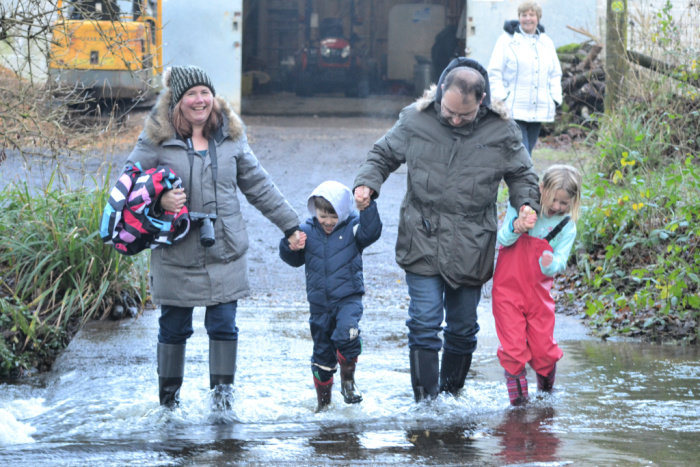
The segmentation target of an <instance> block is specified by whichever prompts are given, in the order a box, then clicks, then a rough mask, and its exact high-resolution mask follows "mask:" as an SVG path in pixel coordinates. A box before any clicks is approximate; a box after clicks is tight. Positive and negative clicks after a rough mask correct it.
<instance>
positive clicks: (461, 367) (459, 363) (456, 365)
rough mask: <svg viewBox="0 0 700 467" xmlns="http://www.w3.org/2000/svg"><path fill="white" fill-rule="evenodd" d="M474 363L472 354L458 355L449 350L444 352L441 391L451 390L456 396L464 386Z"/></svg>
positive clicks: (441, 368)
mask: <svg viewBox="0 0 700 467" xmlns="http://www.w3.org/2000/svg"><path fill="white" fill-rule="evenodd" d="M471 364H472V354H467V355H457V354H454V353H451V352H448V351H443V352H442V366H441V367H440V392H449V393H450V394H452V395H453V396H456V395H457V394H458V393H459V391H460V389H462V388H463V387H464V380H465V379H466V378H467V373H469V367H470V366H471Z"/></svg>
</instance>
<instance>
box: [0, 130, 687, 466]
mask: <svg viewBox="0 0 700 467" xmlns="http://www.w3.org/2000/svg"><path fill="white" fill-rule="evenodd" d="M246 121H247V122H248V123H249V125H250V127H249V137H250V141H251V146H252V147H253V149H254V150H255V152H256V155H257V156H258V158H259V159H260V160H261V163H262V164H263V166H264V167H265V168H266V169H267V170H268V171H269V172H270V174H271V175H272V177H273V179H274V180H275V181H276V183H277V184H278V186H279V187H280V189H281V191H282V192H283V193H284V194H285V196H286V197H287V199H289V200H290V202H291V203H292V205H293V206H294V208H295V209H297V211H298V212H299V213H300V215H302V216H303V217H305V216H306V202H307V196H308V194H309V193H310V192H311V191H312V190H313V188H314V187H315V186H316V185H318V183H320V182H321V181H323V180H327V179H333V180H338V181H340V182H342V183H345V184H346V185H351V184H352V182H353V177H354V173H355V172H356V170H357V167H358V166H359V164H360V163H361V161H362V160H363V159H364V157H365V156H366V151H367V149H368V148H370V147H371V145H372V144H373V142H374V141H376V140H377V139H378V138H379V137H381V135H382V134H383V133H384V132H385V131H386V130H387V129H388V128H389V127H390V126H391V125H392V124H393V121H391V120H386V121H377V120H360V119H322V120H320V119H314V118H308V119H303V118H295V119H281V120H273V119H269V118H258V119H246ZM124 157H125V155H124ZM116 159H117V160H120V159H119V158H116ZM535 161H536V162H537V158H535ZM12 167H13V166H12V165H10V164H9V162H6V163H5V164H3V166H2V169H3V170H5V171H6V172H5V173H7V171H8V170H11V169H12ZM20 169H21V168H18V169H17V170H18V173H21V172H22V171H21V170H20ZM0 173H1V172H0ZM405 177H406V172H405V169H404V168H401V169H399V170H398V171H397V172H396V173H394V174H393V175H392V176H391V177H390V178H389V179H388V180H387V182H386V183H385V184H384V185H383V188H382V195H381V197H380V198H379V199H378V201H377V202H378V206H379V211H380V214H381V217H382V220H383V222H384V230H383V233H382V237H381V238H380V239H379V241H378V242H377V243H376V244H374V245H372V246H371V247H369V248H368V249H367V250H366V251H365V254H364V262H365V263H364V264H365V285H366V287H367V295H366V296H365V313H364V317H363V319H362V322H361V328H362V337H363V339H364V353H363V354H362V355H361V356H360V361H359V364H358V370H357V377H356V379H357V383H358V386H359V387H360V388H361V389H362V391H363V393H364V401H363V402H362V403H361V404H356V405H346V404H344V403H343V400H342V396H341V395H340V392H339V389H338V386H339V385H336V387H335V388H334V392H333V397H334V401H333V403H332V405H331V408H330V410H329V411H328V412H325V413H322V414H315V413H314V409H315V407H316V395H315V390H314V387H313V381H312V377H311V370H310V365H309V358H310V356H311V349H312V342H311V338H310V333H309V329H308V309H307V304H306V301H305V293H304V285H303V281H304V271H303V268H302V269H293V268H291V267H288V266H286V265H284V264H283V263H282V262H281V261H280V260H279V257H278V253H277V242H278V241H279V238H280V236H281V234H280V232H279V231H278V230H277V228H276V227H274V225H273V224H271V223H270V222H269V221H267V220H265V219H264V218H263V217H262V216H261V215H260V214H259V213H258V212H257V211H255V209H254V208H251V207H250V206H249V205H248V204H247V203H243V204H242V209H243V211H244V212H243V216H244V218H245V219H246V221H247V225H248V230H249V235H250V250H249V253H248V257H249V269H250V276H251V286H252V288H253V295H252V296H251V297H250V298H249V299H246V300H243V301H241V302H240V304H239V313H238V326H239V328H240V330H241V331H240V343H239V346H238V352H239V355H238V371H237V373H236V393H235V401H234V404H233V407H232V410H230V411H229V412H226V413H221V412H213V411H212V410H211V408H210V395H209V391H208V388H209V376H208V372H209V369H208V343H207V336H206V333H205V331H204V329H203V324H202V323H203V315H204V312H203V310H201V309H196V311H195V315H196V316H195V320H194V322H195V329H196V331H195V335H194V336H193V337H192V338H191V339H190V340H189V342H188V347H187V363H186V367H185V382H184V385H183V388H182V392H181V405H180V408H178V409H176V410H174V411H169V410H163V409H161V408H160V407H159V405H158V394H157V392H158V383H157V374H156V342H157V335H158V319H157V318H158V311H157V310H147V311H146V312H145V313H144V315H143V316H141V317H139V318H138V319H129V320H124V321H120V322H91V323H89V324H88V325H87V327H86V328H84V329H83V330H82V331H81V332H80V333H79V334H78V335H77V336H76V338H75V339H74V340H73V341H72V342H71V344H70V346H69V347H68V349H67V350H66V351H65V352H64V353H63V355H62V356H61V358H60V359H59V360H58V361H57V362H56V364H55V365H54V368H53V370H52V372H51V373H50V374H48V375H45V376H42V377H35V378H33V379H32V380H31V381H30V382H28V383H22V384H14V385H13V384H0V465H3V466H4V465H8V466H9V465H11V466H32V467H39V466H43V465H45V466H104V467H106V466H123V465H141V466H161V465H163V466H166V465H167V466H170V465H175V466H185V465H197V466H199V465H203V466H224V465H262V464H266V465H314V466H316V465H319V466H320V465H372V466H374V465H406V464H410V465H474V466H505V465H528V466H547V467H551V466H563V465H575V466H581V465H583V466H589V465H590V466H612V465H619V466H648V465H652V466H657V465H658V466H685V465H693V466H694V465H700V461H699V457H700V448H699V444H700V443H699V442H698V440H699V439H700V436H699V434H700V349H699V348H698V347H679V346H659V345H647V344H641V343H638V342H629V341H607V342H603V341H600V340H597V339H594V338H591V337H590V336H588V335H587V333H586V328H585V327H584V326H582V324H581V322H580V321H579V320H578V319H576V318H573V317H567V316H560V315H558V316H557V327H556V330H555V337H556V338H557V340H558V341H559V343H560V346H561V347H562V349H563V350H564V358H563V359H562V360H561V361H560V363H559V365H558V371H557V381H556V388H557V390H556V392H555V393H554V394H552V395H548V396H545V397H534V398H533V399H532V402H531V403H530V404H529V405H527V406H526V407H524V408H517V409H514V408H511V407H510V405H509V403H508V396H507V391H506V388H505V382H504V378H503V372H502V369H501V367H500V365H499V364H498V360H497V358H496V349H497V347H498V340H497V338H496V334H495V330H494V325H493V317H492V315H491V303H490V300H489V299H488V298H485V299H483V300H482V303H481V305H480V308H479V323H480V325H481V331H480V333H479V336H478V337H479V344H478V348H477V351H476V353H475V355H474V362H473V365H472V370H471V371H470V373H469V377H468V379H467V383H466V386H465V388H464V390H463V392H462V394H461V395H460V396H459V397H458V398H454V397H451V396H441V397H440V398H438V399H437V400H436V401H433V402H432V403H430V404H425V403H423V404H415V403H414V402H413V391H412V389H411V382H410V374H409V362H408V348H407V346H406V341H407V339H406V326H405V324H404V323H405V320H406V317H407V316H406V314H407V312H406V307H407V304H408V301H407V298H406V285H405V283H404V282H403V280H404V277H403V273H402V272H401V270H400V269H399V268H398V266H396V263H395V262H394V242H395V240H396V230H397V227H398V212H399V204H400V202H401V199H402V198H403V193H404V191H405ZM2 179H3V180H5V179H6V178H4V177H2ZM529 381H530V388H531V393H536V390H535V389H534V388H535V387H536V384H535V377H534V374H533V373H532V372H530V374H529Z"/></svg>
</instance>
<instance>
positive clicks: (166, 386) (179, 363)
mask: <svg viewBox="0 0 700 467" xmlns="http://www.w3.org/2000/svg"><path fill="white" fill-rule="evenodd" d="M157 359H158V396H159V398H160V405H163V406H166V407H175V406H177V405H178V404H179V403H180V388H181V387H182V379H183V377H184V376H185V344H161V343H160V342H159V343H158V357H157Z"/></svg>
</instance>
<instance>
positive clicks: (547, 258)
mask: <svg viewBox="0 0 700 467" xmlns="http://www.w3.org/2000/svg"><path fill="white" fill-rule="evenodd" d="M540 261H542V266H543V267H545V268H546V267H547V266H549V265H550V264H552V261H554V255H553V254H552V252H551V251H549V250H544V251H543V252H542V258H540Z"/></svg>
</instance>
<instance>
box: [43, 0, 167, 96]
mask: <svg viewBox="0 0 700 467" xmlns="http://www.w3.org/2000/svg"><path fill="white" fill-rule="evenodd" d="M57 7H58V11H59V16H58V20H57V21H56V23H55V24H54V26H53V31H52V44H51V53H50V57H49V85H50V86H51V88H52V89H54V90H55V92H56V95H58V96H80V98H81V99H82V100H83V102H85V98H87V100H89V101H91V102H93V103H95V104H100V105H104V104H105V103H106V104H107V105H110V104H111V105H114V103H115V102H118V101H131V102H148V101H150V100H152V98H154V97H155V95H156V93H157V91H158V87H159V85H160V75H161V74H162V71H163V70H162V67H163V49H162V40H163V39H162V38H163V36H162V32H163V29H162V0H116V1H114V0H97V1H95V0H89V1H83V0H74V1H62V0H58V2H57Z"/></svg>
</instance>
